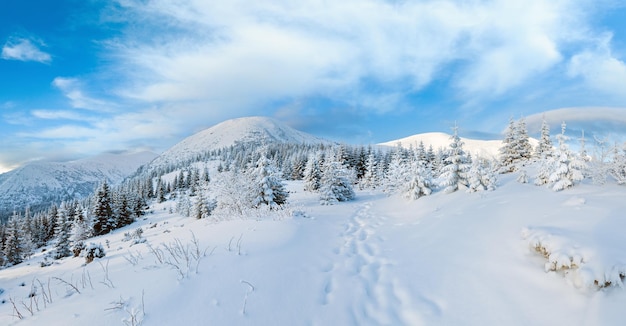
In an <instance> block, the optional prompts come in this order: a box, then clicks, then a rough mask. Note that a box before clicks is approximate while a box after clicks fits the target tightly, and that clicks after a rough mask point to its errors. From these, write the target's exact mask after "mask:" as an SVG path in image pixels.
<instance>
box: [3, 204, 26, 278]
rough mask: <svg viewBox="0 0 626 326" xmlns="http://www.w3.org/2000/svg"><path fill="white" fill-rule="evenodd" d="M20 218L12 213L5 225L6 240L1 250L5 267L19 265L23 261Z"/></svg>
mask: <svg viewBox="0 0 626 326" xmlns="http://www.w3.org/2000/svg"><path fill="white" fill-rule="evenodd" d="M19 220H20V216H19V214H18V213H16V212H14V213H13V216H11V217H10V218H9V221H8V222H7V224H6V231H5V232H6V240H5V242H4V248H2V251H3V254H4V259H5V261H6V263H5V265H7V266H12V265H17V264H19V263H21V262H22V261H23V260H24V247H23V244H22V235H21V234H20V224H19Z"/></svg>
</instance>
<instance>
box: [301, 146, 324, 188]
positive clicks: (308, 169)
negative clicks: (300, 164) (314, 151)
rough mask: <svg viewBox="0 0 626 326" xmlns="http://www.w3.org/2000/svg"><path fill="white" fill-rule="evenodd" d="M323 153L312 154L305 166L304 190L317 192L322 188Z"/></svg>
mask: <svg viewBox="0 0 626 326" xmlns="http://www.w3.org/2000/svg"><path fill="white" fill-rule="evenodd" d="M321 162H322V157H321V155H312V156H311V157H309V160H308V161H307V162H306V166H305V168H304V176H303V178H302V179H303V180H304V191H310V192H316V191H318V190H319V189H320V180H321V179H322V169H321Z"/></svg>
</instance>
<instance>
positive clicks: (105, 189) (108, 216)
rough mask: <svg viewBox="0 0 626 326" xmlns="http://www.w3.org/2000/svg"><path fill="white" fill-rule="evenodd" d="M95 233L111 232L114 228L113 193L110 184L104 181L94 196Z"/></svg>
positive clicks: (96, 234)
mask: <svg viewBox="0 0 626 326" xmlns="http://www.w3.org/2000/svg"><path fill="white" fill-rule="evenodd" d="M94 200H95V203H94V208H93V234H94V235H95V236H98V235H103V234H107V233H109V232H110V231H111V230H113V228H114V223H115V221H114V216H113V209H112V208H111V194H110V190H109V185H108V184H107V183H106V181H105V182H103V183H102V185H101V186H100V188H99V189H98V192H97V193H96V196H95V198H94Z"/></svg>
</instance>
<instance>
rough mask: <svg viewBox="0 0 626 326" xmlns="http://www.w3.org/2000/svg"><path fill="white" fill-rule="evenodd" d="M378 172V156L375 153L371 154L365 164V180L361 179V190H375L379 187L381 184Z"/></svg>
mask: <svg viewBox="0 0 626 326" xmlns="http://www.w3.org/2000/svg"><path fill="white" fill-rule="evenodd" d="M378 171H379V169H378V161H377V160H376V156H375V154H374V152H370V153H369V155H368V156H367V161H366V164H365V174H364V175H363V178H361V182H360V183H359V187H361V189H366V188H369V189H375V188H376V187H378V186H379V184H380V179H379V176H378Z"/></svg>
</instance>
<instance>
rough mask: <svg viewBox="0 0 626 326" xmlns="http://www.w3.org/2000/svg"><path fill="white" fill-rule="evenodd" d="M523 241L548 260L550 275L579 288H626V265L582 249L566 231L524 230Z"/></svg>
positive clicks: (584, 248) (546, 266)
mask: <svg viewBox="0 0 626 326" xmlns="http://www.w3.org/2000/svg"><path fill="white" fill-rule="evenodd" d="M522 238H523V239H524V240H526V241H527V242H528V246H529V248H530V250H532V251H534V252H536V253H538V254H540V255H541V256H543V257H544V258H545V259H546V262H545V264H544V270H545V271H546V272H558V273H560V274H562V275H563V276H564V277H566V278H567V279H568V280H569V281H570V282H571V283H572V284H573V285H574V286H576V287H579V288H605V287H615V286H617V287H621V288H623V287H624V279H625V278H626V264H624V263H622V262H621V261H620V260H619V259H614V260H609V259H602V258H600V257H599V256H602V254H601V251H600V250H597V249H596V250H594V248H586V247H584V246H581V244H580V243H578V242H577V241H575V240H574V239H573V237H572V236H571V235H570V236H568V232H567V231H566V230H560V229H555V228H549V229H544V228H533V229H531V228H524V229H523V230H522ZM601 250H602V251H605V250H606V248H601Z"/></svg>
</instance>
